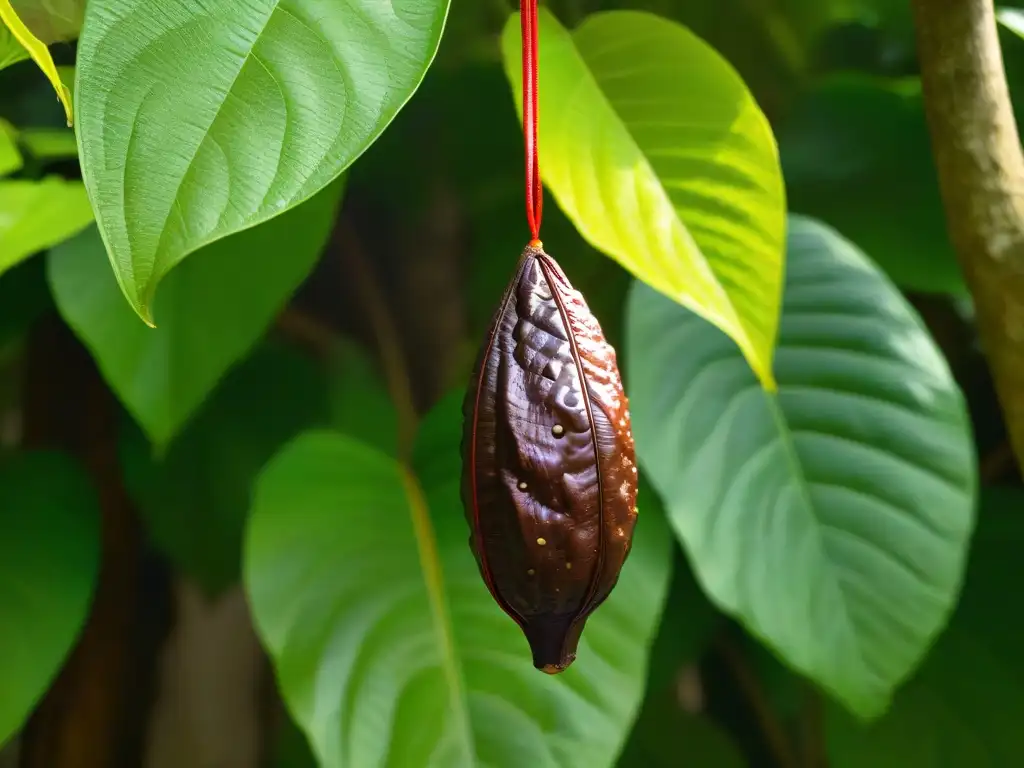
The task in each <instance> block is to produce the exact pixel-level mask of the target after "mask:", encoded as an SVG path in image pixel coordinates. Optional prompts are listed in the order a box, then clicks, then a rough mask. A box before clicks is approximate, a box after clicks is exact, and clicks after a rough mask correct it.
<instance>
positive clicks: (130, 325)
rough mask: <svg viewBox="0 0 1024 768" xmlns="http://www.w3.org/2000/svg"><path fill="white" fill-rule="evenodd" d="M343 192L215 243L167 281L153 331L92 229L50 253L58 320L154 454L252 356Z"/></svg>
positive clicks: (336, 189) (309, 262)
mask: <svg viewBox="0 0 1024 768" xmlns="http://www.w3.org/2000/svg"><path fill="white" fill-rule="evenodd" d="M340 195H341V183H340V182H336V183H335V184H334V185H332V186H331V187H329V188H328V189H326V190H324V191H323V192H322V193H320V194H319V195H317V196H316V197H314V198H313V199H312V200H310V201H309V202H308V203H305V204H304V205H301V206H299V207H298V208H296V209H294V210H292V211H289V212H288V213H287V214H285V215H284V216H281V217H279V218H276V219H274V220H272V221H269V222H267V223H266V224H265V225H263V226H261V227H257V228H255V229H252V230H247V231H245V232H240V233H239V234H237V235H235V236H233V237H230V238H227V239H225V240H223V241H220V242H217V243H214V244H213V245H210V246H208V247H207V250H206V251H205V252H204V253H203V254H201V258H196V259H193V260H190V261H189V262H188V263H186V264H183V265H182V266H181V268H180V269H178V270H175V271H174V272H173V273H172V274H171V275H170V276H169V277H168V280H167V285H166V289H165V290H164V292H163V294H162V298H161V300H160V302H159V303H158V304H157V306H156V320H157V323H158V325H157V327H156V328H155V329H154V328H147V327H146V326H144V325H143V324H142V323H140V322H139V321H138V318H136V317H135V316H134V315H133V314H132V312H131V310H130V309H129V308H128V306H127V305H126V304H125V303H124V302H123V301H121V300H119V299H118V289H117V283H116V282H115V280H114V276H113V275H112V274H111V273H110V268H109V265H108V264H107V262H106V254H105V252H104V250H103V243H102V241H101V240H100V238H99V235H98V233H97V232H96V230H95V228H91V229H89V230H88V231H86V232H83V233H82V234H81V235H80V236H79V237H77V238H76V239H75V240H72V241H70V242H68V243H65V244H63V245H62V246H61V247H59V248H56V249H54V250H53V251H52V252H51V254H50V259H49V274H50V285H51V286H52V289H53V294H54V298H55V300H56V302H57V306H58V308H59V309H60V312H61V315H62V316H63V317H64V319H65V321H67V323H68V324H69V325H70V326H71V328H72V329H73V330H74V331H75V333H76V334H77V335H78V337H79V338H80V339H81V340H82V341H83V342H84V343H85V345H86V346H87V347H88V348H89V350H90V351H91V352H92V354H93V357H94V358H95V359H96V361H97V363H98V364H99V367H100V370H101V372H102V373H103V376H104V378H105V379H106V380H107V383H108V384H110V386H111V388H112V389H113V390H114V392H116V393H117V395H118V397H119V398H120V399H121V402H123V403H124V404H125V407H126V408H127V409H128V411H129V412H130V413H131V414H132V416H133V417H134V418H135V420H136V421H137V422H138V423H139V424H140V426H142V428H143V430H144V431H145V432H146V435H147V436H148V437H149V439H150V440H151V441H152V442H153V443H154V444H156V446H157V447H158V448H160V447H164V446H166V445H167V444H168V443H169V442H170V441H171V439H172V438H173V437H174V436H175V435H176V434H177V433H178V431H179V430H180V429H181V428H182V426H183V425H184V424H185V422H186V421H187V420H188V419H189V418H190V417H191V416H192V414H193V413H195V411H196V409H197V408H198V407H199V405H200V404H201V403H202V402H203V400H204V399H205V398H206V396H207V395H208V394H209V393H210V391H211V390H212V389H213V387H214V386H215V385H216V384H217V382H218V381H219V380H220V378H221V377H222V376H223V375H224V374H225V373H226V372H227V371H228V369H230V368H231V366H232V365H234V364H235V363H236V362H238V360H240V359H241V358H242V357H243V356H244V355H245V354H246V353H247V352H248V351H249V350H250V349H252V347H253V345H254V344H255V343H256V342H257V341H258V340H259V338H260V337H261V336H262V335H263V333H264V332H265V331H266V329H267V327H268V326H269V325H270V323H271V322H272V321H273V319H274V316H275V315H276V314H277V313H278V311H280V309H281V308H282V307H283V306H284V304H285V303H286V302H287V300H288V299H289V297H290V296H291V294H292V292H293V291H294V290H295V289H296V288H297V287H298V286H299V284H300V283H301V282H302V281H303V280H304V279H305V278H306V276H307V275H308V274H309V272H310V270H312V269H313V266H314V265H315V264H316V262H317V260H318V259H319V257H320V254H321V251H322V249H323V247H324V244H325V243H326V241H327V238H328V236H329V234H330V232H331V229H332V227H333V225H334V221H335V215H336V211H337V206H338V201H339V197H340ZM225 291H229V292H230V293H231V294H232V299H231V301H230V302H226V301H224V298H223V296H224V293H225Z"/></svg>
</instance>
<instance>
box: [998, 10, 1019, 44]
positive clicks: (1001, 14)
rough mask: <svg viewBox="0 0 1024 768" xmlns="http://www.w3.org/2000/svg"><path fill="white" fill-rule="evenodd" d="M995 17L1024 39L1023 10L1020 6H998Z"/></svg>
mask: <svg viewBox="0 0 1024 768" xmlns="http://www.w3.org/2000/svg"><path fill="white" fill-rule="evenodd" d="M996 18H997V19H998V20H999V23H1000V24H1002V25H1003V26H1004V27H1006V28H1007V29H1008V30H1010V31H1011V32H1013V33H1014V34H1015V35H1017V37H1020V38H1022V39H1024V11H1022V10H1021V9H1020V8H999V9H998V10H996Z"/></svg>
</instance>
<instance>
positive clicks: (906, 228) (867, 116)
mask: <svg viewBox="0 0 1024 768" xmlns="http://www.w3.org/2000/svg"><path fill="white" fill-rule="evenodd" d="M779 147H780V150H781V152H782V165H783V168H784V169H785V175H786V188H787V191H788V192H789V205H790V208H791V209H792V210H794V211H796V212H798V213H804V214H808V215H810V216H815V217H817V218H819V219H821V220H823V221H825V222H827V223H828V224H831V225H832V226H834V227H836V228H837V229H838V230H839V231H840V232H842V233H843V235H845V236H846V237H848V238H850V239H851V240H853V241H854V242H855V243H856V244H857V245H858V246H860V247H861V248H863V249H864V251H865V252H866V253H869V254H870V255H871V258H872V259H874V260H875V261H876V262H877V263H878V264H879V266H881V267H882V268H883V269H884V270H885V271H886V272H887V273H888V275H889V276H890V277H891V278H892V279H893V280H894V281H895V282H896V283H897V284H898V285H900V286H901V287H903V288H909V289H912V290H916V291H924V292H929V293H953V294H963V293H964V292H965V291H966V289H965V287H964V282H963V275H962V274H961V272H960V266H959V264H958V263H957V260H956V254H955V253H954V252H953V247H952V245H951V244H950V242H949V237H948V235H947V233H946V220H945V216H944V214H943V208H942V198H941V197H940V195H939V184H938V174H937V172H936V170H935V160H934V159H933V158H932V154H931V139H930V137H929V133H928V125H927V123H926V122H925V115H924V102H923V99H922V96H921V83H920V81H919V80H918V79H917V78H911V79H905V80H899V81H889V80H883V79H880V78H871V77H866V76H863V75H838V76H834V77H831V78H829V79H827V80H825V81H824V82H822V83H820V84H819V85H817V86H816V87H815V88H813V89H812V90H810V91H809V92H808V93H807V95H806V96H804V97H803V98H802V99H801V100H800V101H799V102H798V103H797V104H796V106H795V108H794V110H793V112H792V113H791V114H790V115H789V116H788V118H787V119H786V120H785V121H783V123H782V126H781V127H780V129H779Z"/></svg>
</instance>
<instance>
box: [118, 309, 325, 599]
mask: <svg viewBox="0 0 1024 768" xmlns="http://www.w3.org/2000/svg"><path fill="white" fill-rule="evenodd" d="M118 303H119V304H120V305H121V306H124V302H121V301H119V302H118ZM126 311H127V310H126ZM327 413H328V406H327V382H326V377H324V376H322V375H320V373H319V372H318V371H317V370H316V366H315V365H314V364H313V362H312V361H310V360H308V359H307V358H304V357H303V356H302V355H301V354H299V353H298V352H295V351H293V350H291V349H289V348H286V347H281V346H278V345H266V346H263V347H261V348H258V349H257V350H256V352H255V353H253V355H252V356H251V357H249V358H248V359H247V360H245V361H243V362H242V363H241V364H240V365H239V366H238V367H237V368H235V369H234V370H233V371H231V372H230V373H229V374H228V375H227V376H226V377H225V379H224V381H223V382H222V383H221V384H220V386H218V387H217V389H216V390H215V391H214V393H213V395H212V396H211V397H210V399H209V400H208V401H207V402H206V403H204V404H203V407H202V408H201V409H200V410H199V412H198V413H197V414H196V416H195V418H194V419H193V420H192V421H191V422H190V423H189V425H188V426H187V427H186V428H185V429H184V431H182V433H181V435H180V436H179V437H178V438H177V439H176V440H175V441H174V443H173V444H172V445H171V448H170V450H169V451H168V452H167V455H166V456H164V457H161V458H157V457H154V456H153V455H152V453H151V451H150V449H149V443H148V441H147V440H146V439H145V436H144V435H142V433H141V432H140V431H139V430H138V428H137V427H135V426H134V425H132V424H131V423H130V422H129V423H128V424H126V427H125V431H124V432H123V434H122V440H121V465H122V467H123V468H124V478H125V484H126V485H127V487H128V490H129V492H130V493H131V494H132V498H133V499H134V500H135V501H136V502H137V504H138V508H139V511H140V512H141V513H142V515H143V517H144V519H145V520H146V524H147V530H148V532H149V535H150V536H151V537H152V538H153V540H154V541H155V542H156V544H157V545H158V546H159V547H160V548H161V550H162V551H163V552H164V553H165V554H167V555H168V556H169V557H170V558H171V560H172V561H173V562H174V563H175V565H177V566H178V567H179V568H181V569H182V570H183V571H184V572H185V573H187V574H188V575H189V576H191V577H193V578H194V579H196V580H198V581H199V582H200V583H201V584H202V585H203V586H204V587H205V588H206V589H207V590H209V591H210V592H217V591H219V590H221V589H223V588H225V587H227V586H229V585H230V584H234V583H237V581H238V580H239V578H240V577H241V568H240V562H241V557H242V531H243V528H244V527H245V519H246V516H247V515H248V513H249V507H250V505H251V501H252V499H251V489H252V486H253V483H254V482H255V480H256V476H257V474H258V473H259V471H260V470H261V469H262V468H263V465H264V464H266V463H267V461H269V460H270V458H271V457H272V456H273V455H274V454H275V453H276V452H277V450H278V449H279V448H280V447H281V445H283V444H284V443H285V442H286V441H288V440H290V439H291V438H293V437H295V435H297V434H298V433H299V432H301V431H302V430H305V429H309V428H312V427H316V426H323V425H325V424H326V423H327Z"/></svg>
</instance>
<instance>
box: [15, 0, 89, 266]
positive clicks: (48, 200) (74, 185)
mask: <svg viewBox="0 0 1024 768" xmlns="http://www.w3.org/2000/svg"><path fill="white" fill-rule="evenodd" d="M0 2H2V0H0ZM91 221H92V208H91V207H90V206H89V198H88V197H87V196H86V194H85V187H84V186H82V183H81V182H78V181H65V180H64V179H61V178H58V177H56V176H49V177H47V178H45V179H42V180H41V181H0V274H3V272H4V271H5V270H7V269H10V268H11V267H13V266H14V265H15V264H17V263H18V262H19V261H21V260H22V259H25V258H27V257H29V256H31V255H32V254H33V253H36V252H37V251H43V250H46V249H47V248H50V247H51V246H54V245H56V244H57V243H60V242H62V241H64V240H66V239H68V238H69V237H71V236H72V235H75V234H77V233H78V232H80V231H81V230H83V229H85V227H86V226H87V225H88V224H89V222H91Z"/></svg>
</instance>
